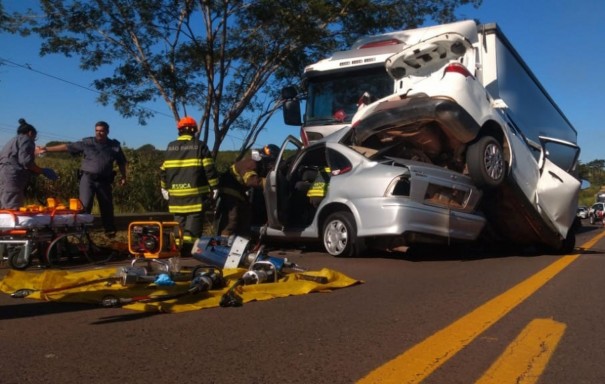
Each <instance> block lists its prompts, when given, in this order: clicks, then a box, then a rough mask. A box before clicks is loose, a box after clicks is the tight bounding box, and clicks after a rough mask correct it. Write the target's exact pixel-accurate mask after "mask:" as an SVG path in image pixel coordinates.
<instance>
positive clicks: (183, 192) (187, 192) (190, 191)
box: [168, 185, 210, 197]
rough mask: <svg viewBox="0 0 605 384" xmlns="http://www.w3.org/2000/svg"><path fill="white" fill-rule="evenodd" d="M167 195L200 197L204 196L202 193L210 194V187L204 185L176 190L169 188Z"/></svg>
mask: <svg viewBox="0 0 605 384" xmlns="http://www.w3.org/2000/svg"><path fill="white" fill-rule="evenodd" d="M168 193H169V194H170V195H172V196H179V197H183V196H193V195H200V194H204V193H210V187H209V186H207V185H204V186H201V187H197V188H178V189H177V188H174V189H173V188H171V189H168Z"/></svg>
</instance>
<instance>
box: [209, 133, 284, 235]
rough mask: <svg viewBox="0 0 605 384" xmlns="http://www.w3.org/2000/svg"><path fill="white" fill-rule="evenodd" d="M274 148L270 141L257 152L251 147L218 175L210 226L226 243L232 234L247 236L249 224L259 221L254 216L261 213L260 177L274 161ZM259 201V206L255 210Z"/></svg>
mask: <svg viewBox="0 0 605 384" xmlns="http://www.w3.org/2000/svg"><path fill="white" fill-rule="evenodd" d="M278 151H279V148H277V146H275V145H273V144H270V145H267V146H265V147H264V148H263V149H262V150H261V151H257V150H253V151H252V153H251V155H249V156H246V157H245V158H243V159H241V160H239V161H236V162H235V163H233V164H232V165H231V167H229V169H228V170H227V171H226V172H223V173H222V174H221V176H220V188H219V191H218V204H217V209H216V214H215V218H214V227H215V230H216V234H217V235H218V236H221V237H223V238H225V239H227V245H231V243H232V241H233V239H234V238H235V236H242V237H247V238H250V236H251V232H252V224H253V222H254V221H258V220H259V218H257V217H255V216H256V215H259V214H261V213H264V212H262V209H263V207H264V201H261V200H262V198H263V195H262V187H263V184H264V177H265V176H266V175H267V173H268V172H269V171H270V170H271V168H272V166H273V164H274V163H275V158H276V156H277V153H278ZM261 203H262V207H259V209H255V205H256V204H261ZM265 217H266V213H265ZM255 219H256V220H255Z"/></svg>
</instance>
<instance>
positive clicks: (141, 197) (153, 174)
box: [26, 142, 238, 213]
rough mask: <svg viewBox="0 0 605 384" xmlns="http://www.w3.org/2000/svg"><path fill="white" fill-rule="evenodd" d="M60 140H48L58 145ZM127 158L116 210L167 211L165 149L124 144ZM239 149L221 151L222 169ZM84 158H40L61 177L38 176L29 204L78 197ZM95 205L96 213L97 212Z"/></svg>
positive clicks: (218, 164)
mask: <svg viewBox="0 0 605 384" xmlns="http://www.w3.org/2000/svg"><path fill="white" fill-rule="evenodd" d="M55 144H58V143H56V142H55V143H52V142H51V143H49V144H48V145H55ZM123 150H124V154H125V155H126V158H127V159H128V177H127V183H126V185H125V186H124V187H118V186H115V187H114V189H113V194H114V205H115V212H116V213H144V212H167V211H168V207H167V205H166V200H164V199H163V198H162V194H161V192H160V166H161V165H162V161H163V159H164V151H163V150H159V149H156V148H154V147H153V146H152V145H144V146H142V147H140V148H138V149H131V148H127V147H124V148H123ZM237 155H238V151H222V152H220V153H219V154H218V155H217V157H216V167H217V169H218V171H219V172H221V171H224V170H226V169H227V168H228V167H229V165H230V164H231V163H232V162H233V161H234V160H235V158H236V157H237ZM80 162H81V157H80V156H72V155H70V154H68V153H49V154H46V155H45V156H44V157H41V158H39V159H38V160H37V163H38V165H40V166H41V167H50V168H52V169H54V170H56V171H57V173H58V174H59V176H60V178H59V179H58V180H57V181H54V182H51V181H49V180H48V179H46V178H44V177H35V178H33V179H32V180H31V182H30V185H29V186H28V188H27V190H26V195H27V202H28V204H42V205H45V204H46V198H48V197H54V198H56V199H59V200H60V201H61V202H63V203H67V202H68V201H69V199H70V198H74V197H78V195H79V193H78V178H77V171H78V168H79V167H80ZM95 211H96V207H95V209H94V210H93V213H97V212H95Z"/></svg>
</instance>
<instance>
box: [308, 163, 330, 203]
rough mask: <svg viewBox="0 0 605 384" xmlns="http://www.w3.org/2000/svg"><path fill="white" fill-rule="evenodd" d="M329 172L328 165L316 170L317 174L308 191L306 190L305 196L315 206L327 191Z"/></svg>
mask: <svg viewBox="0 0 605 384" xmlns="http://www.w3.org/2000/svg"><path fill="white" fill-rule="evenodd" d="M330 173H331V170H330V168H329V167H324V168H323V169H320V170H319V172H317V176H316V177H315V180H314V181H313V184H311V187H310V188H309V191H308V192H307V197H308V198H309V201H310V202H311V205H312V206H313V207H315V208H317V206H319V203H321V201H322V200H323V198H324V197H325V196H326V194H327V193H328V186H329V185H330Z"/></svg>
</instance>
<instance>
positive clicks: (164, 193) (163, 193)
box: [161, 188, 170, 200]
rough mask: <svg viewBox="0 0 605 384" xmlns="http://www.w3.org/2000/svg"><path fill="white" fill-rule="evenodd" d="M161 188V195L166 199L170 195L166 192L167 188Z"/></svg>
mask: <svg viewBox="0 0 605 384" xmlns="http://www.w3.org/2000/svg"><path fill="white" fill-rule="evenodd" d="M161 190H162V197H163V198H164V200H168V197H169V196H170V195H169V194H168V190H166V189H164V188H162V189H161Z"/></svg>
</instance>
